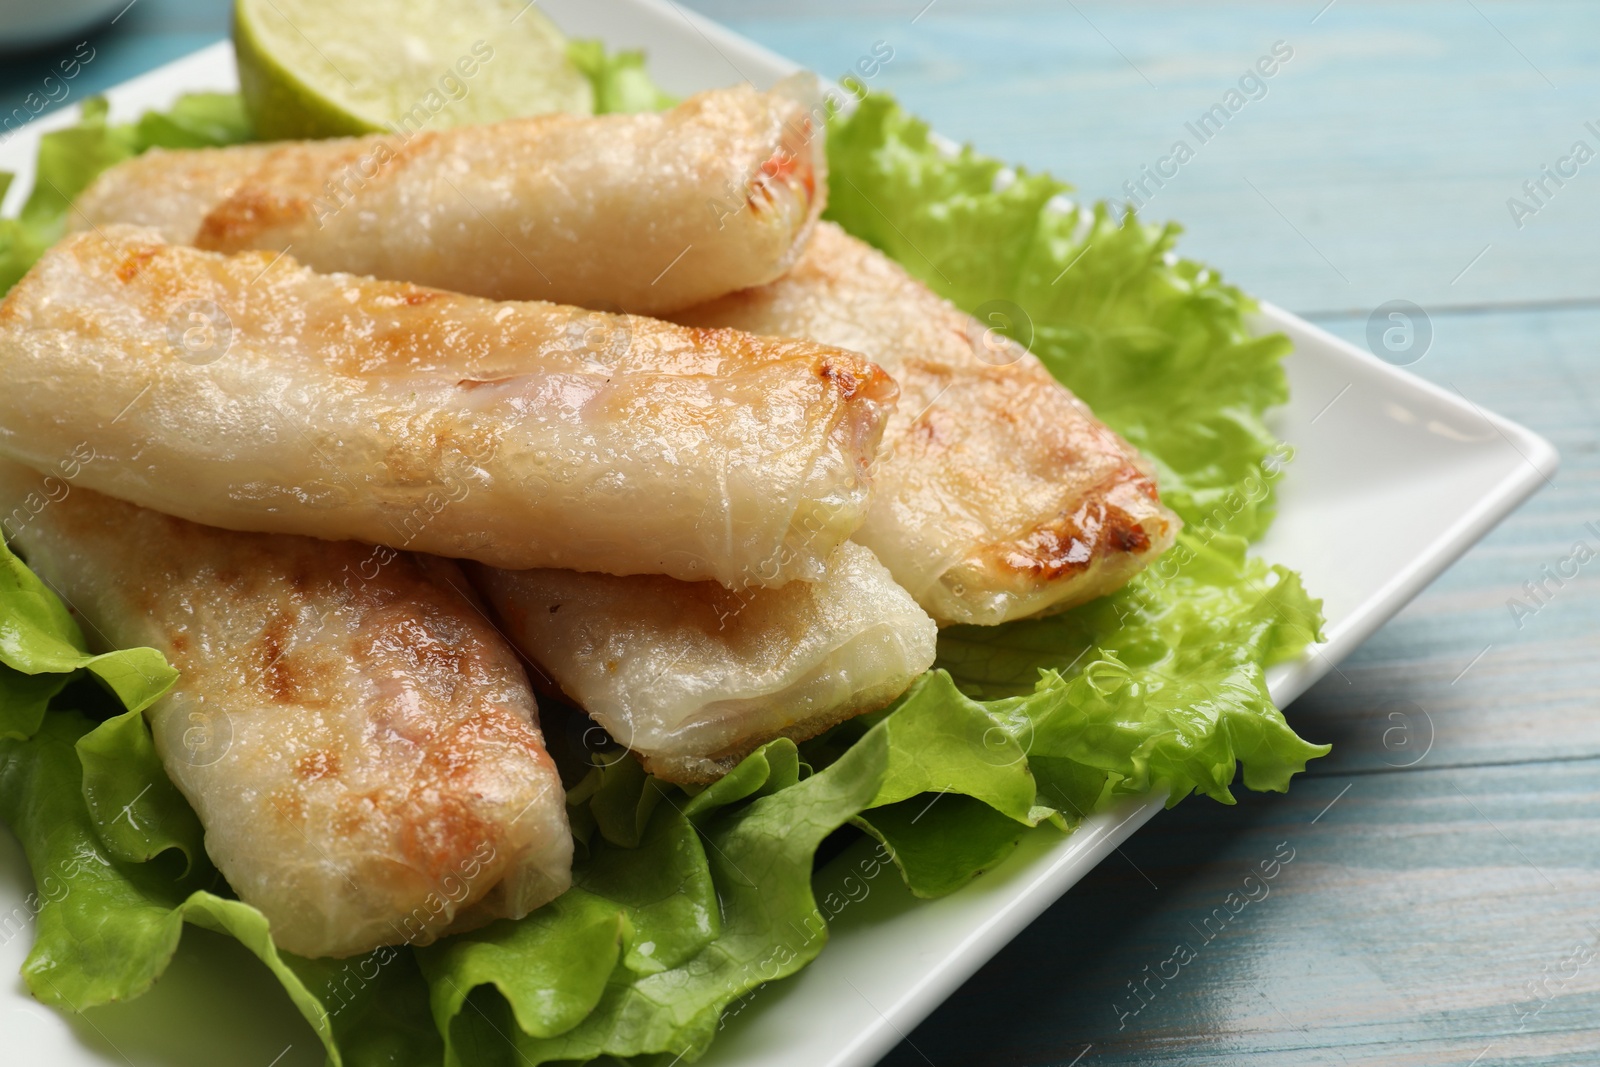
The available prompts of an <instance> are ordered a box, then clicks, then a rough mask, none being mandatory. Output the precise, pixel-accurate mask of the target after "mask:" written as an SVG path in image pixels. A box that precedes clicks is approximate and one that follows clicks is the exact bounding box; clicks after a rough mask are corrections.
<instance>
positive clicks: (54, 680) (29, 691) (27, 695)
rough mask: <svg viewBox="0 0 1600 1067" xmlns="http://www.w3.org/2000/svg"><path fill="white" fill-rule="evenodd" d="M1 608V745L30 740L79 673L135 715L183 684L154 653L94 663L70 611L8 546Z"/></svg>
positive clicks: (117, 655)
mask: <svg viewBox="0 0 1600 1067" xmlns="http://www.w3.org/2000/svg"><path fill="white" fill-rule="evenodd" d="M0 605H4V608H3V610H0V738H5V737H12V738H25V737H29V736H31V735H32V734H33V732H34V731H35V730H37V729H39V726H40V724H41V723H42V722H43V721H44V716H45V708H46V707H47V706H48V704H49V702H50V700H51V699H52V698H54V697H55V696H56V694H57V693H59V692H61V690H62V689H63V688H65V687H66V685H67V683H68V681H70V680H71V678H72V675H73V674H74V673H76V672H77V671H79V670H85V671H88V672H89V673H90V674H91V675H93V676H94V677H95V678H96V679H97V680H99V681H100V682H101V683H102V684H104V685H105V686H106V688H108V689H109V690H111V691H112V692H113V693H114V694H116V696H117V698H118V699H119V700H120V701H121V702H122V705H123V706H124V707H126V708H129V709H131V710H133V711H143V710H144V709H145V708H147V707H149V706H150V705H151V704H153V703H155V701H156V698H158V697H160V696H161V694H162V693H165V692H166V691H167V690H168V689H170V688H172V683H173V682H175V681H177V680H178V672H177V671H175V670H173V669H172V667H171V666H170V665H168V663H167V661H166V660H165V659H163V658H162V656H161V653H159V652H157V651H156V650H155V649H153V648H130V649H122V650H120V651H114V652H104V653H101V654H100V655H91V654H90V652H89V650H88V644H87V643H86V642H85V641H84V637H83V631H81V630H80V629H79V628H78V624H77V622H76V621H74V619H73V617H72V614H71V613H70V612H69V611H68V610H67V608H66V605H64V604H63V603H62V602H61V599H60V598H59V597H57V596H56V595H55V593H53V592H52V591H51V590H50V589H49V588H47V587H46V586H45V584H44V582H43V581H41V580H40V579H39V578H38V577H37V576H36V575H35V574H34V573H33V572H32V571H30V570H29V569H28V568H27V567H26V566H25V565H24V564H23V562H22V561H21V560H19V559H18V558H17V557H16V556H15V555H13V554H12V552H11V550H10V549H9V548H8V547H6V546H5V545H4V544H3V543H0Z"/></svg>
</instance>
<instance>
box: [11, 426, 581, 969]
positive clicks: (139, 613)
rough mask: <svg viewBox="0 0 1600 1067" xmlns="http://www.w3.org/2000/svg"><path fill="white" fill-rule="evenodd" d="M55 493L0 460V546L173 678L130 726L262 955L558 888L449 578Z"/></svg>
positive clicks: (535, 754) (497, 645)
mask: <svg viewBox="0 0 1600 1067" xmlns="http://www.w3.org/2000/svg"><path fill="white" fill-rule="evenodd" d="M102 462H103V458H102V457H99V456H94V458H93V460H92V462H89V463H86V464H83V465H82V468H81V469H82V471H83V472H85V473H86V472H87V471H88V470H90V469H91V468H92V467H94V466H96V465H99V464H101V463H102ZM51 481H52V482H54V483H55V484H54V485H47V484H46V481H45V479H42V478H41V477H40V476H38V475H36V474H34V473H33V472H31V471H28V470H26V469H24V468H22V467H19V466H17V465H16V464H13V463H9V462H5V461H0V509H3V510H0V520H3V523H4V526H5V529H6V530H7V532H8V534H9V535H10V537H9V539H10V540H11V541H12V543H13V544H14V545H15V546H16V547H17V548H18V549H20V551H21V552H22V553H23V554H24V555H25V557H26V559H27V561H28V564H29V566H31V567H32V568H33V569H34V570H35V571H36V572H38V573H39V575H40V576H41V577H43V578H44V579H45V580H46V581H47V582H49V583H50V584H51V585H52V586H54V587H55V588H56V589H57V590H58V591H59V592H60V593H61V595H62V598H63V599H64V600H65V601H66V602H67V603H68V604H69V605H70V606H71V607H72V609H73V610H74V612H75V613H76V614H77V616H78V618H79V619H80V620H82V621H83V622H84V624H85V626H84V630H85V632H86V633H87V634H88V635H90V637H91V639H92V640H93V641H94V642H96V643H99V644H102V645H104V646H106V647H116V648H126V647H132V646H138V645H149V646H152V647H154V648H157V649H159V650H160V651H161V652H162V653H163V654H164V655H165V656H166V657H167V658H168V660H170V661H171V662H172V663H173V665H174V666H176V667H177V668H178V670H179V671H180V672H181V676H180V677H179V679H178V682H177V685H176V686H175V687H174V688H173V689H172V690H170V691H169V692H168V693H167V695H166V696H164V697H163V698H162V699H161V700H160V701H158V702H157V703H156V704H155V705H154V706H152V707H151V708H150V709H149V711H148V712H147V715H148V717H149V721H150V726H151V731H152V734H153V736H154V739H155V744H156V749H157V751H158V752H159V753H160V755H161V759H162V762H163V764H164V765H165V767H166V769H167V773H168V774H169V775H170V776H171V778H172V780H173V782H174V783H175V784H176V785H177V786H178V788H179V789H181V790H182V791H183V794H184V795H185V796H186V797H188V798H189V802H190V803H191V804H192V805H193V806H194V809H195V811H196V812H197V813H198V814H199V816H200V821H201V823H202V825H203V826H204V827H205V835H206V836H205V841H206V851H207V852H208V853H209V854H210V856H211V858H212V860H213V861H214V862H215V863H216V865H217V867H218V869H219V870H221V872H222V873H223V875H224V876H225V877H226V878H227V879H228V883H229V884H230V885H231V886H232V887H233V888H234V890H235V891H236V892H237V893H238V894H239V897H240V899H242V900H244V901H245V902H246V903H248V904H251V905H253V906H255V907H257V908H259V909H261V911H262V912H263V913H265V914H266V916H267V919H268V920H269V921H270V923H271V925H272V935H273V939H274V940H275V941H276V942H277V944H278V946H279V947H280V948H284V949H287V950H289V951H291V952H294V953H298V954H299V955H302V956H347V955H351V954H354V953H358V952H363V951H366V950H369V949H372V948H375V947H377V946H379V945H385V944H397V943H412V944H427V943H428V942H431V941H433V940H434V939H436V938H438V937H440V936H441V935H443V934H446V933H450V932H455V931H459V930H465V929H471V928H473V927H476V926H481V925H483V924H484V923H487V922H490V921H492V920H494V919H497V918H519V917H521V916H522V915H525V914H527V913H528V912H529V911H531V910H532V909H533V908H535V907H537V906H539V905H540V904H543V903H544V902H545V901H548V900H550V899H552V898H554V897H556V896H557V895H559V894H560V893H561V892H563V891H564V890H565V889H566V887H567V885H568V884H569V882H570V880H571V861H572V840H571V836H570V832H569V830H568V827H567V816H566V805H565V796H564V794H563V792H562V789H561V783H560V780H559V778H558V777H557V776H556V771H555V766H554V764H552V762H551V760H550V757H549V755H548V754H547V753H546V752H545V747H544V740H543V738H542V737H541V735H540V733H539V726H538V718H537V711H536V708H535V705H534V699H533V693H532V691H531V690H530V689H529V687H528V681H527V678H526V677H525V676H524V674H523V672H522V668H521V665H520V664H519V663H518V661H517V659H516V654H515V653H514V652H513V651H512V649H511V648H510V647H509V646H508V645H507V644H506V643H505V642H504V641H503V640H502V639H501V638H500V636H499V635H498V634H497V633H496V632H495V630H494V629H493V627H492V626H491V625H490V624H489V623H488V621H487V620H486V619H485V618H484V617H483V616H482V614H481V613H480V612H479V611H478V609H477V608H475V607H474V606H473V604H472V603H471V602H470V601H469V600H467V599H466V596H465V594H464V591H465V590H466V588H467V587H466V584H465V581H464V579H463V577H462V575H461V574H460V572H459V570H457V569H456V568H455V566H454V565H453V564H449V563H444V562H443V561H429V562H428V564H427V565H424V563H423V562H422V561H420V560H419V558H418V557H414V556H411V555H409V554H407V553H396V552H393V551H390V550H388V549H376V550H375V549H371V548H368V547H366V546H362V545H355V544H351V543H348V542H346V543H340V544H328V543H325V542H320V541H314V540H310V539H308V538H300V537H284V536H273V535H263V534H242V533H234V532H231V531H227V530H217V529H212V528H210V527H206V526H198V525H195V524H193V523H189V522H185V521H183V520H181V519H174V518H170V517H168V516H166V515H161V514H158V513H156V512H153V511H148V510H145V509H143V508H138V507H135V506H133V505H131V504H124V503H122V502H121V501H117V500H113V499H111V498H110V497H105V496H101V495H99V494H97V493H93V492H91V491H89V490H87V489H83V488H80V487H78V486H77V485H75V484H72V483H67V482H64V481H63V480H62V479H60V478H55V479H51ZM63 490H64V492H63ZM458 588H459V589H460V590H462V592H458V591H457V589H458Z"/></svg>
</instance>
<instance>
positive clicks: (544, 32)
mask: <svg viewBox="0 0 1600 1067" xmlns="http://www.w3.org/2000/svg"><path fill="white" fill-rule="evenodd" d="M233 15H234V19H233V44H234V50H235V52H236V53H237V54H238V59H239V85H240V88H241V90H242V91H243V93H244V100H245V107H246V108H248V109H249V112H250V117H251V119H252V120H253V122H254V123H255V130H256V135H257V136H258V137H262V138H266V139H270V140H277V139H281V138H292V137H336V136H342V135H347V134H360V133H373V132H376V131H378V130H392V131H395V132H400V133H414V132H416V131H417V130H419V129H440V128H443V127H446V126H460V125H465V124H467V123H474V122H494V121H496V120H498V119H504V118H511V117H513V116H517V115H534V114H540V113H543V112H548V111H567V112H573V113H577V114H585V115H586V114H590V113H592V112H593V111H594V90H593V88H592V86H591V85H590V82H589V80H588V78H586V77H585V76H584V74H583V73H582V72H581V71H579V70H578V68H577V67H575V66H574V65H573V64H572V62H571V61H570V60H569V59H568V58H567V40H566V38H565V37H564V36H562V34H561V31H560V30H558V29H556V28H555V26H553V25H552V24H551V23H550V20H549V19H547V18H545V16H544V15H543V14H542V13H540V12H539V11H538V9H537V8H535V7H534V5H533V4H532V3H529V2H528V0H407V2H406V3H403V4H396V3H393V2H392V0H237V3H236V4H235V6H234V13H233Z"/></svg>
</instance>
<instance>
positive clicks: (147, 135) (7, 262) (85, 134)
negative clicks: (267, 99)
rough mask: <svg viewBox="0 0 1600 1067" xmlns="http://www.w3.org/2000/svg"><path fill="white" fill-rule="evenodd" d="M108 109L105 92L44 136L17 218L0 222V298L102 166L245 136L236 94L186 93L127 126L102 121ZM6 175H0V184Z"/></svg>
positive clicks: (52, 238) (58, 229) (56, 233)
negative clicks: (74, 122) (158, 150)
mask: <svg viewBox="0 0 1600 1067" xmlns="http://www.w3.org/2000/svg"><path fill="white" fill-rule="evenodd" d="M107 110H108V109H107V104H106V101H105V99H104V98H103V97H94V98H92V99H90V100H86V101H84V104H83V116H82V118H81V119H79V121H78V123H77V125H75V126H71V127H69V128H67V129H64V130H57V131H55V132H54V133H47V134H45V135H44V137H43V138H42V140H41V142H40V145H39V160H38V173H37V175H36V176H35V178H34V183H33V188H32V190H30V191H29V194H28V199H27V201H26V202H25V203H24V204H23V205H22V210H21V212H20V213H19V214H18V216H17V217H16V218H9V219H0V295H3V294H4V293H5V292H6V291H7V290H9V289H10V288H11V287H12V286H13V285H15V284H17V282H18V280H20V279H21V277H22V276H23V275H24V274H26V273H27V272H28V268H29V267H31V266H33V264H34V261H35V260H37V259H38V258H39V257H40V256H41V255H43V254H44V250H45V249H47V248H49V247H50V246H51V245H53V244H55V242H56V241H58V240H59V239H60V238H61V235H62V234H63V233H65V232H66V227H67V213H68V212H69V211H70V210H71V206H70V205H71V204H72V200H73V198H74V197H76V196H77V195H78V194H79V193H81V192H83V191H84V190H85V189H87V188H88V187H89V183H90V182H92V181H94V179H95V178H97V177H99V176H100V174H101V173H102V172H103V171H105V170H107V169H109V168H111V167H113V166H115V165H116V164H118V163H121V162H122V161H123V160H125V159H128V158H131V157H132V156H136V155H138V154H139V153H140V152H143V151H145V150H147V149H150V148H207V147H212V146H217V145H229V144H239V143H240V142H243V141H248V140H250V126H249V123H248V121H247V120H246V119H245V114H244V105H243V103H242V102H241V101H240V99H239V96H238V95H237V94H236V93H190V94H188V95H185V96H182V97H179V98H178V101H177V102H176V103H175V104H173V105H172V107H171V108H170V109H169V110H167V111H163V112H156V111H152V112H148V113H146V114H145V115H144V116H143V117H142V118H140V119H139V121H137V122H132V123H118V124H113V123H110V122H108V121H107V120H106V113H107ZM10 178H11V175H9V174H4V175H0V186H3V185H5V184H9V182H10Z"/></svg>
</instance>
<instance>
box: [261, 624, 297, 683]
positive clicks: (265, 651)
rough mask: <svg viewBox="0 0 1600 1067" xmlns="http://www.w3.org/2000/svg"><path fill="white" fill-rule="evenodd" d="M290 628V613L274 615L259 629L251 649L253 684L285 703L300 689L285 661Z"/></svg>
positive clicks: (289, 664)
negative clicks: (252, 655) (255, 674)
mask: <svg viewBox="0 0 1600 1067" xmlns="http://www.w3.org/2000/svg"><path fill="white" fill-rule="evenodd" d="M293 627H294V619H293V618H292V617H291V616H289V615H286V614H280V615H276V616H274V617H273V618H272V620H271V621H270V622H268V623H267V625H266V627H265V628H264V629H263V630H262V631H261V637H260V638H259V639H258V640H257V641H256V645H255V650H254V651H255V655H254V657H253V659H254V660H255V664H254V666H255V669H256V673H257V677H258V680H257V682H256V684H257V685H258V686H259V687H260V688H261V690H262V691H263V692H265V693H266V694H267V696H268V697H269V698H270V699H271V700H273V701H275V702H277V703H279V704H287V703H289V702H290V701H292V700H294V698H295V697H296V696H298V695H299V692H300V686H299V683H298V682H297V680H296V679H295V676H294V669H293V664H292V663H291V662H289V642H290V631H291V630H292V629H293Z"/></svg>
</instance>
